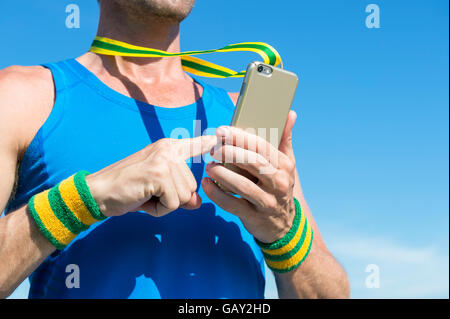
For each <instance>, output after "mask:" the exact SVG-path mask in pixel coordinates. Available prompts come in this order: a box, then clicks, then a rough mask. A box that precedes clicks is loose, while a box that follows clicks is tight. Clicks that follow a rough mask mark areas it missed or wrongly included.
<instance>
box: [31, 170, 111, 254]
mask: <svg viewBox="0 0 450 319" xmlns="http://www.w3.org/2000/svg"><path fill="white" fill-rule="evenodd" d="M88 174H89V172H86V171H80V172H78V173H76V174H75V175H73V176H71V177H69V178H68V179H65V180H63V181H62V182H60V183H59V184H57V185H56V186H55V187H53V188H51V189H49V190H46V191H44V192H42V193H39V194H36V195H34V196H33V197H32V198H31V199H30V201H29V202H28V207H29V209H30V212H31V216H32V217H33V219H34V220H35V222H36V224H37V226H38V228H39V230H40V231H41V232H42V233H43V234H44V236H45V237H46V238H47V239H48V240H49V241H50V242H51V243H52V244H53V245H54V246H55V247H56V248H57V249H60V250H62V249H64V248H65V247H66V246H67V245H68V244H69V243H70V242H71V241H72V240H73V239H74V238H75V237H76V236H77V235H78V234H79V233H81V232H82V231H84V230H86V229H88V228H89V226H90V225H92V224H94V223H96V222H98V221H101V220H103V219H105V218H106V216H104V215H103V214H102V212H101V211H100V209H99V207H98V205H97V203H96V202H95V200H94V198H93V197H92V195H91V193H90V191H89V187H88V186H87V184H86V175H88Z"/></svg>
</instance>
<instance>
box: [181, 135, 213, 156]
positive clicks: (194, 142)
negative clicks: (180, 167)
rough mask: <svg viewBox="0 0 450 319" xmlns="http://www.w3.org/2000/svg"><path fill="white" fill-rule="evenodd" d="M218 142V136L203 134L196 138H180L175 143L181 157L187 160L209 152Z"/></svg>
mask: <svg viewBox="0 0 450 319" xmlns="http://www.w3.org/2000/svg"><path fill="white" fill-rule="evenodd" d="M216 143H217V136H215V135H202V136H198V137H194V138H184V139H180V140H178V141H177V142H176V143H175V145H176V146H175V147H177V150H178V155H179V156H180V159H181V160H183V161H185V160H187V159H189V158H191V157H196V156H200V155H202V154H206V153H208V152H209V151H210V150H211V149H212V148H213V147H214V145H216Z"/></svg>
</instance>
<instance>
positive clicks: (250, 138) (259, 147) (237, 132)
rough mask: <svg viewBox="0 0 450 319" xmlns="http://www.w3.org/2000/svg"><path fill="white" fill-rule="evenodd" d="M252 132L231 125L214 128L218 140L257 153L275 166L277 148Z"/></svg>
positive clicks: (277, 153)
mask: <svg viewBox="0 0 450 319" xmlns="http://www.w3.org/2000/svg"><path fill="white" fill-rule="evenodd" d="M254 133H255V132H250V131H246V130H243V129H240V128H237V127H233V126H220V127H219V128H218V129H217V130H216V135H217V138H218V140H221V141H222V142H223V143H224V144H229V145H234V146H237V147H241V148H243V149H246V150H249V151H253V152H255V153H258V154H260V155H262V156H264V157H265V158H266V159H267V160H268V161H269V162H270V163H272V165H274V166H275V167H277V163H278V155H279V152H278V149H277V148H275V147H274V146H273V145H272V144H270V143H269V142H268V141H267V140H265V139H264V138H263V137H261V136H258V135H256V134H254Z"/></svg>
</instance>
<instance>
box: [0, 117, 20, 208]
mask: <svg viewBox="0 0 450 319" xmlns="http://www.w3.org/2000/svg"><path fill="white" fill-rule="evenodd" d="M0 125H1V124H0ZM0 131H2V129H0ZM0 134H1V136H2V138H1V140H0V212H2V211H3V210H4V209H5V207H6V204H7V203H8V200H9V198H10V196H11V193H12V191H13V189H14V182H15V180H16V170H17V165H18V164H17V152H16V151H15V149H14V147H13V146H12V145H11V144H12V141H11V139H12V136H11V134H8V133H7V132H0Z"/></svg>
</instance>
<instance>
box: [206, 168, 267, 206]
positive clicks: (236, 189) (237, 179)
mask: <svg viewBox="0 0 450 319" xmlns="http://www.w3.org/2000/svg"><path fill="white" fill-rule="evenodd" d="M206 173H207V174H208V175H209V176H210V177H211V178H212V179H214V180H215V181H217V182H219V183H220V185H223V186H224V188H225V189H229V190H230V191H231V192H232V193H234V194H237V195H240V196H241V197H243V198H245V199H246V200H248V201H249V202H251V203H252V204H254V205H257V206H259V207H264V206H265V205H264V195H265V192H264V191H263V190H262V189H261V188H259V186H257V185H256V184H255V183H253V182H252V181H250V180H249V179H247V178H245V177H244V176H242V175H239V174H237V173H235V172H233V171H231V170H229V169H227V168H226V167H224V166H223V165H222V164H219V163H214V162H211V163H208V165H206Z"/></svg>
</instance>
